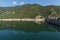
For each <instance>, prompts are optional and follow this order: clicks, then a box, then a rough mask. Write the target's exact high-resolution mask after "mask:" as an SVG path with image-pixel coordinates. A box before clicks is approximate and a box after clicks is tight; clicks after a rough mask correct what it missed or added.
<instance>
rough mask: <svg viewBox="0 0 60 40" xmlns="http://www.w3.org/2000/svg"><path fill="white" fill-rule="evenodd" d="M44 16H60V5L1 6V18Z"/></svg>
mask: <svg viewBox="0 0 60 40" xmlns="http://www.w3.org/2000/svg"><path fill="white" fill-rule="evenodd" d="M38 15H39V16H41V17H43V18H45V17H48V16H56V17H60V6H54V5H49V6H42V5H39V4H25V5H22V6H15V7H0V18H35V17H36V16H38Z"/></svg>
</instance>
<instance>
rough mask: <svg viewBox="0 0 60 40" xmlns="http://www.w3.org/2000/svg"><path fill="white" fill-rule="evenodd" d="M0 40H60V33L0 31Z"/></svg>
mask: <svg viewBox="0 0 60 40" xmlns="http://www.w3.org/2000/svg"><path fill="white" fill-rule="evenodd" d="M0 40H60V32H44V31H43V32H23V31H16V30H0Z"/></svg>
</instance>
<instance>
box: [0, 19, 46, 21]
mask: <svg viewBox="0 0 60 40" xmlns="http://www.w3.org/2000/svg"><path fill="white" fill-rule="evenodd" d="M44 20H45V19H0V21H44Z"/></svg>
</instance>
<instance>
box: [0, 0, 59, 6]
mask: <svg viewBox="0 0 60 40" xmlns="http://www.w3.org/2000/svg"><path fill="white" fill-rule="evenodd" d="M34 3H37V4H40V5H43V6H46V5H58V6H60V0H0V6H2V7H10V6H20V5H23V4H34Z"/></svg>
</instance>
